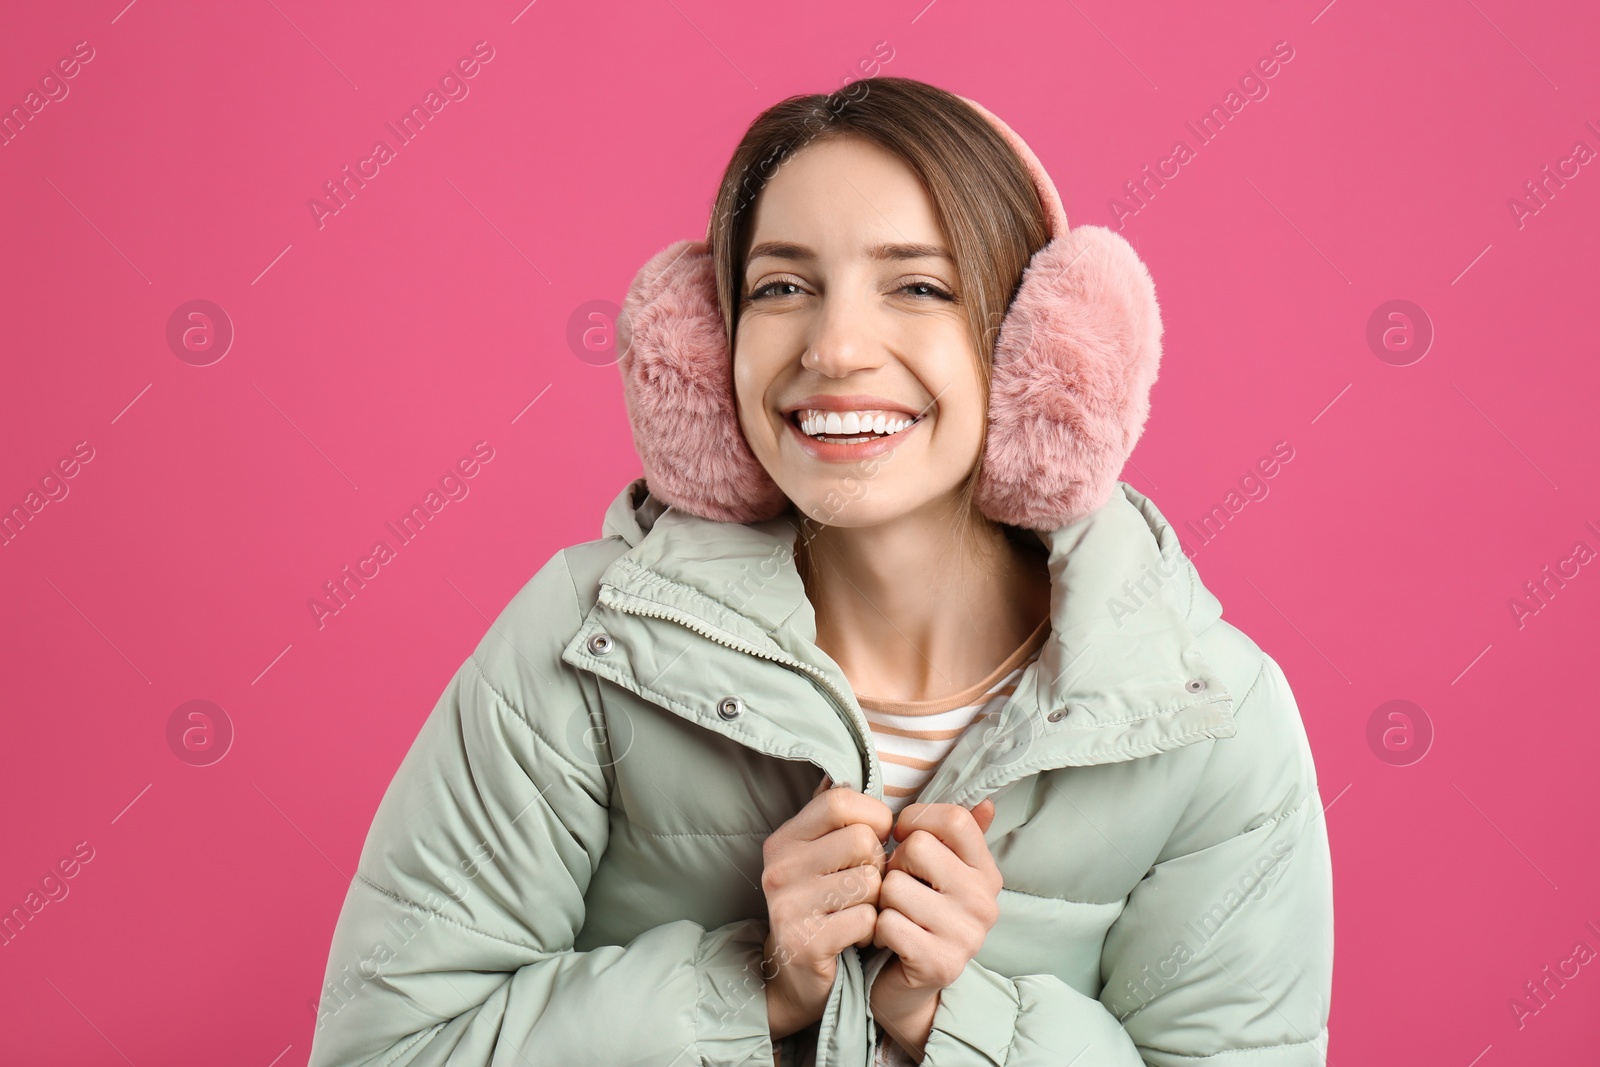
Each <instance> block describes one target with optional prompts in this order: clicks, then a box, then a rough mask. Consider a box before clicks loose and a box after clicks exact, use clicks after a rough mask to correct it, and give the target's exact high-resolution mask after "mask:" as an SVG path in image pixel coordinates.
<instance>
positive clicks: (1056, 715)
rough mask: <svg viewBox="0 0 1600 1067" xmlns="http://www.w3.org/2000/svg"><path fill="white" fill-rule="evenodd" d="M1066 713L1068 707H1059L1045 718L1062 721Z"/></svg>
mask: <svg viewBox="0 0 1600 1067" xmlns="http://www.w3.org/2000/svg"><path fill="white" fill-rule="evenodd" d="M1066 714H1067V709H1066V708H1057V709H1056V710H1055V711H1052V712H1051V713H1050V714H1048V715H1046V716H1045V718H1047V719H1049V720H1050V721H1051V722H1060V721H1061V720H1062V719H1063V718H1065V717H1066Z"/></svg>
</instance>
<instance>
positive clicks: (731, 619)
mask: <svg viewBox="0 0 1600 1067" xmlns="http://www.w3.org/2000/svg"><path fill="white" fill-rule="evenodd" d="M1118 490H1119V491H1118V492H1115V493H1113V494H1112V496H1111V498H1110V499H1109V500H1108V501H1107V502H1106V503H1105V504H1104V505H1102V506H1101V507H1100V508H1099V509H1097V510H1096V511H1094V512H1092V513H1091V514H1089V515H1088V516H1086V517H1085V518H1083V519H1081V520H1079V521H1077V522H1075V523H1073V524H1072V525H1070V526H1064V527H1061V528H1059V529H1056V530H1051V531H1047V532H1041V533H1038V534H1037V536H1038V537H1039V539H1040V541H1041V542H1043V543H1044V545H1045V546H1046V547H1047V548H1048V550H1049V569H1050V576H1051V610H1050V622H1051V635H1050V638H1049V640H1048V641H1047V642H1046V644H1045V646H1044V649H1043V650H1042V652H1041V653H1040V656H1039V660H1038V662H1037V664H1036V666H1035V667H1034V668H1030V669H1029V670H1028V671H1027V672H1026V673H1025V674H1024V675H1023V677H1022V679H1021V683H1020V684H1019V685H1018V688H1017V692H1016V694H1015V695H1014V697H1013V698H1012V700H1011V702H1010V703H1009V704H1008V705H1007V706H1006V709H1005V711H1004V713H1003V714H1002V716H1001V718H1000V720H999V721H998V722H997V723H996V724H994V725H993V726H992V727H990V728H989V729H987V730H971V731H968V732H967V733H966V734H964V735H963V736H962V737H961V739H960V741H959V742H958V744H957V745H956V747H955V748H953V749H952V750H951V752H950V754H949V755H948V756H947V757H946V758H945V760H944V761H943V762H942V763H941V765H940V768H939V770H938V771H937V772H936V773H935V775H934V778H933V779H932V780H930V782H929V784H928V786H927V788H926V789H925V791H924V793H923V798H924V799H927V800H939V801H948V802H952V803H973V802H975V800H973V799H972V798H975V797H978V796H980V795H986V794H987V793H988V792H991V791H993V790H994V789H996V788H998V787H999V786H1001V785H1004V784H1006V783H1008V782H1010V781H1012V780H1015V779H1016V778H1018V777H1021V776H1022V775H1023V774H1026V773H1030V772H1031V771H1036V770H1041V769H1045V768H1050V767H1061V766H1087V765H1092V764H1098V763H1111V762H1116V761H1120V760H1126V759H1133V758H1136V757H1139V756H1144V755H1150V754H1153V753H1156V752H1160V751H1165V750H1168V749H1172V748H1177V747H1180V746H1183V745H1187V744H1190V743H1193V742H1195V741H1199V740H1202V739H1205V738H1208V737H1210V738H1217V737H1230V736H1233V733H1234V726H1233V704H1234V700H1233V696H1232V694H1231V693H1229V692H1228V691H1227V690H1226V688H1225V687H1224V685H1223V682H1222V680H1221V678H1220V677H1219V676H1218V674H1217V672H1216V671H1215V669H1214V668H1213V667H1212V666H1211V664H1210V663H1208V662H1207V660H1206V658H1205V656H1204V655H1203V654H1202V652H1201V651H1200V648H1199V645H1198V642H1197V640H1196V636H1197V635H1198V634H1199V633H1201V632H1202V631H1204V630H1205V629H1206V627H1208V626H1210V625H1211V624H1212V623H1213V622H1215V621H1216V620H1217V619H1218V618H1220V617H1221V614H1222V605H1221V603H1220V602H1219V601H1218V600H1217V598H1216V597H1215V596H1214V595H1212V593H1211V592H1210V591H1209V590H1207V589H1206V588H1205V586H1204V585H1202V584H1201V582H1200V577H1199V574H1198V572H1197V571H1196V570H1195V568H1194V565H1193V564H1192V563H1191V562H1190V561H1189V559H1188V557H1187V556H1186V555H1184V553H1183V551H1182V549H1181V546H1180V545H1179V541H1178V535H1177V533H1176V531H1174V530H1173V529H1172V527H1171V526H1170V524H1168V523H1167V521H1166V519H1165V518H1164V517H1163V516H1162V515H1161V513H1160V512H1159V511H1158V510H1157V509H1156V506H1155V505H1154V504H1153V503H1151V501H1150V500H1149V499H1148V498H1147V497H1145V496H1144V495H1143V494H1141V493H1139V492H1138V491H1137V490H1135V489H1134V488H1133V487H1132V486H1130V485H1128V484H1127V483H1125V482H1119V483H1118ZM603 534H604V535H605V536H618V537H621V538H622V540H623V541H624V542H625V543H626V544H627V545H628V549H627V551H625V552H624V553H623V554H622V555H621V556H620V557H619V558H618V559H616V560H615V561H613V563H612V564H611V565H610V566H609V567H608V568H607V569H606V571H605V572H604V573H603V574H602V576H601V584H602V586H605V585H610V586H612V587H613V590H614V593H619V594H624V595H626V596H628V597H630V598H639V600H642V601H643V602H657V603H660V602H662V601H663V599H665V600H666V601H667V602H669V603H670V604H671V606H672V608H673V610H674V611H675V612H677V613H680V614H685V613H686V614H690V615H693V616H695V617H696V618H697V619H699V620H700V621H701V622H703V623H705V624H706V625H707V626H710V627H715V628H716V629H717V630H718V631H719V632H723V633H727V634H731V635H732V636H733V637H735V638H736V639H737V640H738V641H740V642H743V643H749V644H751V645H754V646H762V645H765V646H774V647H776V648H777V649H779V650H781V652H782V653H784V654H786V655H787V656H789V657H792V658H793V659H795V660H798V661H800V662H801V663H803V664H806V665H808V666H810V667H812V668H814V669H815V670H816V671H817V672H819V673H820V674H822V675H824V676H826V677H827V678H829V679H832V680H833V682H834V683H835V688H836V690H838V691H840V692H842V693H843V694H844V695H845V697H846V698H847V700H848V702H850V703H853V702H854V697H853V694H851V692H850V689H849V684H848V682H847V681H846V680H845V678H844V675H843V672H842V671H841V670H840V668H839V667H838V665H837V664H836V663H835V662H834V661H833V660H832V658H831V657H829V656H828V655H827V653H825V652H824V651H823V650H822V649H821V648H819V647H818V646H817V645H816V643H815V642H816V617H815V614H814V612H813V610H812V606H811V602H810V601H809V600H808V599H807V597H806V594H805V587H804V584H803V583H802V581H801V579H800V575H799V572H798V571H797V570H796V568H795V564H794V545H795V541H796V537H797V534H798V527H797V526H796V525H795V524H794V522H793V520H792V519H791V518H789V517H787V516H780V517H779V518H776V519H773V520H770V521H768V522H763V523H753V524H749V525H742V524H738V523H723V522H714V521H711V520H708V519H702V518H699V517H697V516H694V515H690V514H688V513H686V512H681V511H678V510H677V509H675V508H671V507H666V506H664V505H663V504H661V502H660V501H658V500H656V499H655V498H653V497H650V496H649V495H648V488H647V486H646V484H645V480H644V479H643V478H639V479H635V480H634V481H633V482H632V483H630V484H629V485H628V486H627V487H625V488H624V489H623V491H622V492H621V493H620V494H619V495H618V496H617V497H616V499H615V500H614V501H613V502H612V504H611V505H610V507H609V508H608V509H607V512H606V516H605V521H604V525H603ZM593 614H594V613H593V612H591V616H592V615H593ZM585 622H586V625H585V627H584V628H583V629H582V630H581V631H580V633H579V635H578V636H577V637H575V638H574V639H573V641H572V642H571V643H570V644H569V646H568V652H569V653H576V652H577V651H578V647H577V646H579V645H580V643H581V639H582V638H584V637H585V636H586V635H588V634H589V633H590V632H592V628H593V627H592V626H591V625H588V624H589V622H590V620H587V619H586V620H585ZM564 658H566V659H568V661H569V662H574V663H576V662H578V659H580V658H581V656H577V655H567V656H564ZM580 665H585V664H580ZM850 710H851V713H852V715H854V716H859V714H860V713H859V708H858V707H856V708H852V709H850ZM701 721H702V722H703V723H704V724H705V725H708V726H709V727H711V728H713V729H717V728H718V720H717V716H715V715H712V716H710V717H709V719H702V720H701ZM799 732H800V733H807V732H808V731H803V730H802V731H799ZM849 777H850V778H853V779H855V780H853V781H850V782H849V784H852V785H853V786H854V787H855V788H862V782H861V780H860V779H861V777H862V776H861V775H860V774H859V773H857V774H854V775H849ZM835 780H836V781H846V778H843V777H840V776H838V775H835ZM878 788H879V789H881V783H879V784H878Z"/></svg>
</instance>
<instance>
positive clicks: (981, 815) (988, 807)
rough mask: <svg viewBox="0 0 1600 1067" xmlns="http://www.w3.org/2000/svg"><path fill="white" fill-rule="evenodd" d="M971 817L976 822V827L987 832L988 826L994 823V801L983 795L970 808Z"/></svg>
mask: <svg viewBox="0 0 1600 1067" xmlns="http://www.w3.org/2000/svg"><path fill="white" fill-rule="evenodd" d="M969 810H970V811H971V812H972V817H973V819H974V820H976V821H977V823H978V829H979V830H981V831H983V832H984V833H988V832H989V827H990V826H992V825H993V824H994V801H992V800H990V799H989V798H988V797H984V798H983V799H982V800H981V801H979V802H978V803H976V804H974V805H973V806H972V807H971V808H970V809H969Z"/></svg>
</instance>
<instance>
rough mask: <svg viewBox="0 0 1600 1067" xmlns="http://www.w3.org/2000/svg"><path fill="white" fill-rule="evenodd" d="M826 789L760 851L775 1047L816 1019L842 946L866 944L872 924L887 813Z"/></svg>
mask: <svg viewBox="0 0 1600 1067" xmlns="http://www.w3.org/2000/svg"><path fill="white" fill-rule="evenodd" d="M831 785H832V783H831V782H830V781H829V780H828V779H827V778H826V777H824V778H823V780H822V782H821V783H820V784H818V786H817V789H816V791H815V792H814V793H813V794H812V796H811V800H810V801H808V802H807V804H806V806H805V807H803V808H801V809H800V811H799V812H798V813H796V814H795V816H794V817H793V818H792V819H790V820H789V821H788V822H786V823H784V824H783V825H782V826H780V827H778V828H777V829H776V830H774V831H773V832H772V834H771V835H769V836H768V838H767V840H766V843H765V844H764V845H763V847H762V863H763V870H762V872H761V889H762V892H763V893H765V894H766V897H767V919H768V932H767V941H766V946H765V951H764V955H763V959H764V962H765V966H764V968H763V977H764V978H766V981H767V986H766V993H767V1021H768V1025H769V1028H770V1029H771V1031H772V1038H773V1040H774V1041H777V1040H779V1039H781V1038H784V1037H787V1036H788V1035H789V1034H792V1033H794V1032H795V1031H796V1030H800V1029H802V1028H804V1027H806V1026H809V1025H811V1024H812V1023H814V1022H816V1021H817V1020H818V1019H820V1018H822V1014H823V1010H824V1009H825V1008H826V1006H827V1003H828V993H829V992H830V991H831V990H832V989H833V982H834V975H835V971H836V970H837V967H838V963H837V956H838V954H839V953H840V952H843V951H844V948H845V946H846V945H852V944H853V945H858V946H860V947H862V948H865V947H866V946H867V945H869V944H871V943H872V936H873V930H874V928H875V926H876V924H877V919H878V909H877V907H876V904H877V900H878V887H879V885H880V884H881V882H882V874H883V867H884V863H885V856H884V848H883V846H884V842H886V841H887V840H888V839H889V832H890V828H891V826H892V825H893V823H894V813H893V812H892V811H891V810H890V808H889V805H887V804H885V803H884V802H883V801H881V800H878V799H876V798H874V797H869V796H867V794H865V793H862V792H858V791H857V790H854V789H833V788H829V786H831Z"/></svg>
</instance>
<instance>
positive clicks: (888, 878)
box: [877, 870, 962, 936]
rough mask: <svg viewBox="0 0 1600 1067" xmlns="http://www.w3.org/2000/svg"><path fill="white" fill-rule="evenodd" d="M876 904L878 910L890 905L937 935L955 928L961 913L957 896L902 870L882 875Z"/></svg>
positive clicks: (880, 910) (889, 907) (885, 909)
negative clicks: (954, 897)
mask: <svg viewBox="0 0 1600 1067" xmlns="http://www.w3.org/2000/svg"><path fill="white" fill-rule="evenodd" d="M877 908H878V911H879V913H880V914H881V913H882V912H885V911H888V910H889V909H891V908H892V909H893V910H895V911H898V912H899V913H900V914H901V915H904V916H905V917H906V918H908V919H910V920H911V921H912V922H914V923H916V924H917V925H918V926H920V927H922V928H923V929H924V930H926V931H928V932H929V933H930V934H934V935H936V936H938V935H941V934H943V933H945V932H947V931H950V930H952V929H954V928H955V926H956V924H958V923H959V922H960V919H961V914H962V911H961V905H960V904H959V903H958V902H957V901H956V900H954V899H953V898H951V897H949V896H946V895H945V894H943V893H941V892H939V891H938V890H937V889H934V888H933V887H932V886H929V885H925V884H924V883H922V882H919V881H917V879H916V878H914V877H912V876H911V875H910V874H908V873H907V872H905V871H901V870H894V871H890V872H888V873H887V874H885V875H884V876H883V884H882V885H880V886H879V887H878V902H877Z"/></svg>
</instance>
